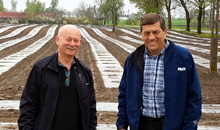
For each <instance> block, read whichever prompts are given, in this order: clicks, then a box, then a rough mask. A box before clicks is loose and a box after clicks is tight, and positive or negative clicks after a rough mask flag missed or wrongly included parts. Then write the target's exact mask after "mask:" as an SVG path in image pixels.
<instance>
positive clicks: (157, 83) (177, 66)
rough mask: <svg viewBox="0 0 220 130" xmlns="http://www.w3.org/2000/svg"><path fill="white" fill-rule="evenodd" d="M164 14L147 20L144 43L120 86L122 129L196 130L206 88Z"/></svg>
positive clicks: (143, 28) (119, 121)
mask: <svg viewBox="0 0 220 130" xmlns="http://www.w3.org/2000/svg"><path fill="white" fill-rule="evenodd" d="M166 35H167V28H166V26H165V20H164V18H163V17H162V16H161V15H158V14H154V13H149V14H147V15H145V16H144V18H143V19H142V21H141V36H142V40H143V41H144V45H142V46H140V47H138V48H137V49H136V50H135V51H134V52H133V53H131V54H130V55H129V56H128V58H127V60H126V62H125V65H124V73H123V76H122V80H121V83H120V86H119V93H120V94H119V97H118V101H119V105H118V109H119V112H118V119H117V122H116V125H117V128H118V129H119V130H125V129H127V127H128V126H130V130H196V129H197V123H198V121H199V119H200V117H201V101H202V100H201V87H200V82H199V77H198V75H197V70H196V66H195V63H194V60H193V58H192V55H191V54H190V53H189V52H188V51H187V50H186V49H184V48H182V47H180V46H177V45H175V44H174V43H173V42H172V41H169V40H167V39H166Z"/></svg>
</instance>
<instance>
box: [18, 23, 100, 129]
mask: <svg viewBox="0 0 220 130" xmlns="http://www.w3.org/2000/svg"><path fill="white" fill-rule="evenodd" d="M56 43H57V45H58V52H57V53H55V54H53V55H52V56H49V57H46V58H44V59H42V60H40V61H38V62H37V63H36V64H35V65H34V66H33V68H32V71H31V73H30V75H29V77H28V80H27V83H26V86H25V89H24V92H23V94H22V97H21V102H20V112H21V115H20V117H19V120H18V126H19V129H20V130H32V129H33V130H96V126H97V116H96V99H95V91H94V86H93V78H92V73H91V71H90V69H89V68H88V67H87V66H86V65H85V64H83V63H82V62H81V61H79V60H78V59H77V58H76V57H75V55H76V53H77V52H78V51H79V48H80V45H81V34H80V31H79V29H78V28H76V27H75V26H73V25H64V26H62V27H61V28H60V29H59V32H58V36H56Z"/></svg>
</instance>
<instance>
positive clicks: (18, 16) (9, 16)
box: [0, 11, 54, 23]
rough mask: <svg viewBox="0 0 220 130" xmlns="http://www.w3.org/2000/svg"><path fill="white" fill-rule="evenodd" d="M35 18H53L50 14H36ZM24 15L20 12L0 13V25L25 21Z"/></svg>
mask: <svg viewBox="0 0 220 130" xmlns="http://www.w3.org/2000/svg"><path fill="white" fill-rule="evenodd" d="M35 17H47V18H54V14H52V13H36V14H35ZM25 18H26V14H25V13H22V12H5V11H0V23H11V21H20V20H25Z"/></svg>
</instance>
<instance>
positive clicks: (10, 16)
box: [0, 11, 25, 23]
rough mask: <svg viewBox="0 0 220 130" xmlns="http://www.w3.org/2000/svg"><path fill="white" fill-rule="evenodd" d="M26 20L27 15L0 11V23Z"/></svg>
mask: <svg viewBox="0 0 220 130" xmlns="http://www.w3.org/2000/svg"><path fill="white" fill-rule="evenodd" d="M22 19H25V13H21V12H5V11H0V22H1V23H10V21H11V20H22Z"/></svg>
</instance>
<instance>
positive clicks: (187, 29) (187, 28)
mask: <svg viewBox="0 0 220 130" xmlns="http://www.w3.org/2000/svg"><path fill="white" fill-rule="evenodd" d="M190 21H191V19H190V17H189V11H188V13H186V31H190Z"/></svg>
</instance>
